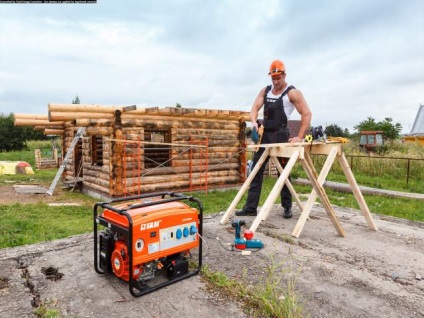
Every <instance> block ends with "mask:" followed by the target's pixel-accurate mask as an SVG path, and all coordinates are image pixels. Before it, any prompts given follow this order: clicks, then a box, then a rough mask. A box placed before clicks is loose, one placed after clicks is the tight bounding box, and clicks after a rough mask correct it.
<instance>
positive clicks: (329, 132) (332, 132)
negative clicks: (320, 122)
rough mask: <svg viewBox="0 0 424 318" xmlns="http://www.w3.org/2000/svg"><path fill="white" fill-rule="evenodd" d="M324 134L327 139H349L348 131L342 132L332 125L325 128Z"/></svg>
mask: <svg viewBox="0 0 424 318" xmlns="http://www.w3.org/2000/svg"><path fill="white" fill-rule="evenodd" d="M324 132H325V135H326V136H327V137H349V135H350V134H349V130H348V129H347V128H345V129H344V130H343V129H342V128H341V127H340V126H338V125H336V124H332V125H329V126H327V127H325V130H324Z"/></svg>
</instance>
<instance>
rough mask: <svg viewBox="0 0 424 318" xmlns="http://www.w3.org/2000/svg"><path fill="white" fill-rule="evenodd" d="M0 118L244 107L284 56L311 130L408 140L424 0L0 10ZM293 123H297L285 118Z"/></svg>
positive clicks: (420, 64)
mask: <svg viewBox="0 0 424 318" xmlns="http://www.w3.org/2000/svg"><path fill="white" fill-rule="evenodd" d="M2 9H4V10H2V12H1V13H0V112H6V111H10V110H15V111H16V112H32V113H46V111H47V103H49V102H70V101H71V100H72V99H73V98H74V97H75V95H76V94H78V95H79V96H80V98H81V100H82V102H86V103H100V104H106V105H111V104H139V105H151V106H170V105H171V106H173V105H175V104H176V103H177V102H178V103H181V104H182V105H183V106H191V107H207V108H221V109H225V108H230V109H240V110H249V109H250V107H251V104H252V102H253V100H254V98H255V97H256V95H257V93H258V92H259V90H260V89H261V88H262V87H264V86H265V85H267V84H268V82H269V78H268V76H267V74H266V73H267V68H268V65H269V63H270V61H271V60H272V59H275V58H282V59H283V60H284V62H285V64H286V67H287V70H288V75H287V79H288V81H289V82H290V83H291V84H294V85H295V86H297V87H298V88H299V89H301V90H302V92H303V94H304V95H305V97H306V99H307V101H308V103H309V104H310V107H311V109H312V111H313V123H312V124H313V125H319V124H321V125H325V124H333V123H334V124H338V125H339V126H341V127H343V128H348V129H349V130H351V131H352V128H353V126H354V125H356V124H358V123H359V122H360V121H363V120H365V119H366V118H367V117H368V116H371V117H374V118H375V119H376V120H377V121H379V120H383V119H384V118H385V117H392V118H393V120H394V122H400V123H401V124H402V125H403V127H404V132H408V131H409V127H410V125H412V123H413V120H414V118H415V115H416V111H417V109H418V106H419V103H424V18H423V16H422V13H421V12H423V11H424V2H423V1H421V0H410V1H408V2H407V3H400V2H399V1H394V0H384V1H383V0H374V1H372V2H369V1H365V0H359V1H353V0H352V1H350V0H349V1H330V0H323V1H319V2H311V1H305V0H298V1H284V2H282V1H278V0H269V1H241V0H238V1H219V2H217V1H212V0H204V1H196V0H185V1H178V2H176V1H143V2H138V1H126V2H125V5H124V4H122V3H117V2H114V1H112V0H103V1H101V2H99V3H98V4H97V5H95V6H72V5H69V6H36V5H33V6H17V5H15V6H4V5H3V6H2ZM292 118H296V115H294V116H292Z"/></svg>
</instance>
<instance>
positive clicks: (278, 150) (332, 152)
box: [220, 142, 377, 237]
mask: <svg viewBox="0 0 424 318" xmlns="http://www.w3.org/2000/svg"><path fill="white" fill-rule="evenodd" d="M248 147H249V148H253V149H257V148H258V146H253V145H249V146H248ZM260 147H263V148H265V151H264V153H263V154H262V156H261V157H260V158H259V161H258V163H257V164H256V166H255V168H254V169H253V170H252V172H251V173H250V175H249V177H248V178H247V179H246V181H245V182H244V184H243V185H242V187H241V188H240V190H239V192H238V193H237V195H236V197H235V198H234V200H233V201H232V202H231V204H230V206H229V207H228V209H227V211H226V212H225V214H224V216H223V217H222V218H221V221H220V223H221V224H225V222H226V221H227V220H228V219H229V218H230V216H231V215H232V214H233V213H234V210H235V208H236V206H237V204H238V203H239V202H240V200H241V198H242V196H243V194H244V193H245V192H246V190H247V189H248V188H249V186H250V183H251V182H252V180H253V178H254V177H255V175H256V174H257V173H258V171H259V168H260V167H261V166H262V164H263V163H264V162H265V160H266V158H267V157H268V156H270V159H271V160H272V161H273V162H274V164H275V165H276V167H277V169H278V171H279V172H280V176H279V178H278V180H277V182H276V183H275V185H274V187H273V188H272V190H271V193H270V194H269V196H268V198H267V199H266V201H265V203H264V205H263V206H262V208H261V210H260V211H259V213H258V215H257V216H256V218H255V220H254V221H253V223H252V225H251V227H250V230H251V231H253V232H255V231H256V229H257V228H258V226H259V224H260V223H261V221H263V220H266V219H267V218H268V215H269V212H270V211H271V209H272V206H273V205H274V204H275V201H276V200H277V198H278V196H279V194H280V192H281V189H282V188H283V186H284V184H287V186H288V188H289V190H290V192H291V193H292V195H293V197H294V199H295V201H296V202H297V204H298V205H299V207H300V208H301V210H302V213H301V214H300V217H299V220H298V221H297V224H296V226H295V228H294V229H293V232H292V236H294V237H299V236H300V233H301V232H302V229H303V227H304V225H305V223H306V220H307V219H308V217H309V213H310V212H311V209H312V206H313V204H314V202H315V200H316V199H317V197H319V198H320V200H321V203H322V205H323V206H324V208H325V211H326V212H327V214H328V216H329V217H330V220H331V222H332V223H333V225H334V227H335V228H336V231H337V233H338V234H339V235H340V236H343V237H344V236H345V233H344V231H343V228H342V227H341V225H340V223H339V220H338V218H337V216H336V213H335V212H334V209H333V207H332V206H331V204H330V201H329V199H328V196H327V194H326V192H325V190H324V187H323V184H324V182H325V179H326V178H327V175H328V172H329V171H330V168H331V166H332V165H333V162H334V160H335V159H336V158H337V160H338V161H339V163H340V166H341V167H342V169H343V172H344V174H345V176H346V178H347V181H348V182H349V184H350V187H351V188H352V191H353V194H354V196H355V198H356V201H357V202H358V204H359V207H360V209H361V211H362V214H363V215H364V217H365V220H366V221H367V223H368V226H369V227H370V228H371V229H372V230H374V231H377V227H376V226H375V224H374V220H373V219H372V216H371V213H370V211H369V209H368V206H367V204H366V202H365V200H364V197H363V196H362V193H361V190H360V189H359V187H358V184H357V182H356V180H355V177H354V176H353V173H352V171H351V170H350V167H349V164H348V162H347V160H346V156H345V155H344V153H343V149H342V143H340V142H313V143H312V144H311V143H306V142H300V143H278V144H265V145H260ZM310 154H323V155H327V159H326V161H325V163H324V166H323V167H322V169H321V172H320V174H319V175H318V173H317V171H316V170H315V167H314V165H313V162H312V160H311V157H310ZM277 157H286V158H290V159H289V161H288V162H287V165H286V167H285V168H284V169H283V168H282V166H281V164H280V163H279V161H278V160H277ZM298 160H299V161H300V163H301V165H302V167H303V169H304V170H305V172H306V175H307V176H308V179H309V181H310V182H311V184H312V187H313V190H312V192H311V194H310V195H309V198H308V200H307V202H306V203H304V204H302V203H301V202H300V200H299V197H298V196H297V194H296V191H295V190H294V188H293V186H292V185H291V183H290V181H289V179H288V177H289V175H290V172H291V171H292V169H293V167H294V165H295V163H296V162H297V161H298Z"/></svg>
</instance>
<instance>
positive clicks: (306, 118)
mask: <svg viewBox="0 0 424 318" xmlns="http://www.w3.org/2000/svg"><path fill="white" fill-rule="evenodd" d="M268 75H269V76H271V80H272V85H269V86H267V87H265V88H263V89H261V91H260V92H259V94H258V96H257V97H256V99H255V101H254V102H253V106H252V109H251V111H250V119H251V121H252V130H253V129H256V130H258V128H259V127H258V121H257V119H258V113H259V110H260V109H261V108H262V106H264V120H263V126H264V132H263V136H262V140H261V144H270V143H281V142H292V143H293V142H301V141H303V138H304V136H305V133H306V132H307V131H308V130H309V127H310V123H311V117H312V113H311V111H310V109H309V106H308V104H307V103H306V101H305V98H304V97H303V95H302V93H301V92H300V91H299V90H297V89H296V88H294V87H293V86H289V85H288V84H287V82H286V68H285V66H284V64H283V62H282V61H280V60H275V61H273V62H272V63H271V66H270V68H269V73H268ZM294 109H296V110H297V111H298V112H299V114H300V115H301V120H300V130H299V133H298V134H297V136H293V137H292V138H290V135H289V131H288V129H287V122H288V120H289V118H290V115H291V114H292V112H293V110H294ZM264 151H265V149H264V148H259V150H258V151H257V152H256V153H255V155H254V157H253V167H254V166H255V165H256V163H257V162H258V160H259V158H260V157H261V156H262V153H263V152H264ZM278 159H279V160H280V162H281V163H282V165H283V167H285V165H286V162H285V158H278ZM268 160H269V157H268V158H267V159H266V161H265V162H264V164H263V165H262V167H261V169H260V170H259V171H258V173H257V174H256V176H255V178H254V179H253V180H252V183H251V184H250V188H249V192H248V196H247V200H246V204H245V205H244V207H243V210H241V211H237V212H236V215H237V216H248V215H257V207H258V204H259V198H260V196H261V188H262V181H263V174H264V170H265V166H266V163H267V162H268ZM281 205H282V207H283V209H284V214H283V217H284V218H287V219H289V218H291V217H292V212H291V206H292V196H291V193H290V191H289V189H288V188H287V186H286V185H284V187H283V189H282V190H281Z"/></svg>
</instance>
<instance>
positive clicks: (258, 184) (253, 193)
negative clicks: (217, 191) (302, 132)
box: [243, 129, 292, 212]
mask: <svg viewBox="0 0 424 318" xmlns="http://www.w3.org/2000/svg"><path fill="white" fill-rule="evenodd" d="M288 139H289V133H288V130H287V129H284V130H281V131H278V132H265V133H264V135H263V136H262V141H261V144H269V143H280V142H287V141H288ZM264 151H265V148H259V150H258V151H257V152H256V153H255V154H254V156H253V163H252V169H253V168H254V167H255V166H256V164H257V163H258V161H259V158H260V157H261V156H262V154H263V153H264ZM277 158H278V161H279V162H280V163H281V165H282V166H283V168H285V166H286V164H287V161H286V158H283V157H277ZM268 161H269V156H268V158H266V160H265V162H264V163H263V164H262V166H261V168H260V169H259V171H258V173H257V174H256V176H255V177H254V178H253V180H252V183H251V184H250V187H249V191H248V194H247V200H246V204H245V205H244V207H243V211H249V212H253V211H254V212H256V211H257V208H258V205H259V199H260V197H261V190H262V183H263V176H264V171H265V166H266V164H267V162H268ZM278 175H280V174H278ZM289 180H291V178H290V176H289ZM280 196H281V206H282V207H283V208H284V209H290V208H291V206H292V195H291V193H290V191H289V189H288V187H287V186H286V185H285V184H284V187H283V189H282V190H281V194H280Z"/></svg>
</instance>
